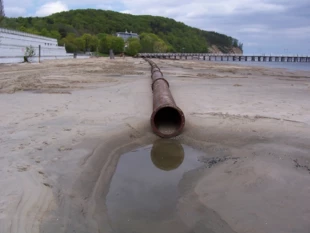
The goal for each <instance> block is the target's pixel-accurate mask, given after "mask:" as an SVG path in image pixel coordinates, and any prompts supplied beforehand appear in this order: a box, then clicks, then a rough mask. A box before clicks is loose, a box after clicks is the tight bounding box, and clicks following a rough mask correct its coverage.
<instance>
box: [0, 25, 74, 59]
mask: <svg viewBox="0 0 310 233" xmlns="http://www.w3.org/2000/svg"><path fill="white" fill-rule="evenodd" d="M29 46H32V47H33V48H34V50H35V54H36V55H35V57H33V59H32V60H33V61H38V60H39V46H41V60H46V59H63V58H70V57H73V55H72V54H67V52H66V49H65V47H64V46H58V42H57V39H53V38H49V37H44V36H38V35H33V34H29V33H25V32H20V31H15V30H8V29H4V28H0V63H18V62H23V60H24V55H25V51H26V48H27V47H29Z"/></svg>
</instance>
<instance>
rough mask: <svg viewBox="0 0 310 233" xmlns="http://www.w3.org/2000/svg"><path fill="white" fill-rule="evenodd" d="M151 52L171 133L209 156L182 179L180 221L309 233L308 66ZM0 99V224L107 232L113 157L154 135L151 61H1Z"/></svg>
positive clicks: (26, 231) (21, 230)
mask: <svg viewBox="0 0 310 233" xmlns="http://www.w3.org/2000/svg"><path fill="white" fill-rule="evenodd" d="M154 61H155V62H156V63H157V65H158V66H159V67H160V68H161V69H162V72H163V74H164V76H165V78H166V79H167V80H168V81H169V83H170V89H171V92H172V94H173V96H174V99H175V101H176V103H177V105H178V106H179V107H180V108H181V109H182V110H183V112H184V114H185V117H186V125H185V128H184V132H183V134H182V135H180V136H178V137H177V138H176V140H178V141H179V142H180V143H183V144H186V145H189V146H191V147H193V148H196V149H198V150H201V151H203V152H205V156H204V157H203V158H201V159H202V160H203V161H204V162H205V164H206V165H205V166H204V167H203V168H201V169H197V170H195V171H192V172H190V173H188V174H186V175H185V176H184V177H183V178H182V180H181V182H180V183H179V189H180V192H181V194H182V195H181V197H180V199H179V200H178V204H177V209H178V216H179V218H180V219H181V220H182V222H183V224H184V225H186V226H187V227H188V228H191V229H193V231H192V232H208V231H207V230H209V232H217V233H218V232H223V233H224V232H238V233H250V232H253V233H254V232H255V233H269V232H270V233H275V232H281V233H285V232H287V233H292V232H294V233H308V232H309V231H310V221H309V219H310V143H309V142H310V101H309V99H310V72H306V71H304V72H302V71H296V72H292V71H287V70H285V69H271V68H270V69H267V68H260V67H249V66H246V67H245V66H240V65H238V63H236V64H224V63H212V62H202V61H191V60H187V61H185V60H182V61H172V60H154ZM0 106H1V109H0V130H1V131H0V132H1V134H0V145H1V146H0V148H1V156H0V187H1V189H0V232H3V233H7V232H11V233H37V232H50V233H52V232H53V233H55V232H114V231H113V229H111V226H110V225H109V217H108V215H107V211H106V206H105V197H106V195H107V193H108V190H109V185H110V182H111V179H112V177H113V174H114V171H115V168H116V166H117V163H118V160H119V158H120V156H121V155H122V154H124V153H126V152H128V151H131V150H134V149H136V148H139V147H141V146H145V145H150V144H152V143H153V142H154V141H155V140H156V139H157V137H156V136H155V135H154V134H153V133H152V131H151V127H150V121H149V119H150V116H151V113H152V92H151V78H150V67H149V64H148V63H147V62H145V61H144V60H142V59H134V58H116V59H115V60H109V59H107V58H93V59H77V60H73V59H72V60H58V61H57V60H56V61H46V62H43V63H41V64H17V65H16V64H15V65H0ZM210 158H213V159H214V158H217V159H218V158H225V159H221V160H220V161H221V162H219V163H217V164H215V165H213V166H209V161H210ZM230 158H237V160H234V159H230ZM236 161H237V162H236ZM201 211H204V213H210V214H209V216H212V217H210V218H206V219H203V218H199V217H196V216H198V215H196V214H195V213H197V212H199V213H200V212H201ZM188 213H190V216H191V217H189V215H188ZM219 225H220V226H222V227H219Z"/></svg>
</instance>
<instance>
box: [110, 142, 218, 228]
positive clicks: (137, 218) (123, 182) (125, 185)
mask: <svg viewBox="0 0 310 233" xmlns="http://www.w3.org/2000/svg"><path fill="white" fill-rule="evenodd" d="M204 155H205V153H204V152H202V151H197V150H195V149H193V148H191V147H189V146H187V145H181V144H180V143H178V142H177V141H174V140H159V141H156V142H155V143H154V144H153V145H149V146H146V147H143V148H140V149H137V150H135V151H131V152H129V153H126V154H124V155H122V156H121V158H120V160H119V163H118V165H117V168H116V171H115V173H114V176H113V178H112V182H111V185H110V189H109V193H108V195H107V198H106V206H107V209H108V215H109V221H110V225H111V227H112V229H113V232H115V233H123V232H124V233H125V232H126V233H129V232H134V233H144V232H148V233H153V232H154V233H155V232H161V233H168V232H169V233H170V232H176V233H179V232H180V233H183V232H184V233H191V232H206V231H205V230H207V228H205V227H202V228H201V229H200V230H199V229H198V228H199V227H200V226H197V224H196V230H193V229H192V228H191V227H189V226H188V225H186V224H185V223H184V222H183V221H182V218H181V217H180V216H179V214H178V204H179V202H180V201H182V200H181V199H182V197H181V192H180V182H182V179H184V176H185V174H188V173H190V172H191V171H193V170H197V168H199V167H201V166H203V163H201V162H199V161H198V160H199V157H201V156H204ZM204 208H205V207H201V209H204ZM207 212H208V211H202V212H201V214H202V215H204V214H206V213H207ZM202 225H203V224H202ZM197 227H198V228H197ZM197 230H198V231H197ZM207 232H209V231H207ZM210 232H214V231H210ZM219 232H221V231H219Z"/></svg>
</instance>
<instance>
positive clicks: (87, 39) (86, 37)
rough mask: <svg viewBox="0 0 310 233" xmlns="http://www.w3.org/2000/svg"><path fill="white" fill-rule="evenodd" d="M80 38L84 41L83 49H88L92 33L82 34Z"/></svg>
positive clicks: (89, 48)
mask: <svg viewBox="0 0 310 233" xmlns="http://www.w3.org/2000/svg"><path fill="white" fill-rule="evenodd" d="M82 40H84V43H85V50H84V52H85V51H90V50H91V40H92V35H91V34H83V36H82Z"/></svg>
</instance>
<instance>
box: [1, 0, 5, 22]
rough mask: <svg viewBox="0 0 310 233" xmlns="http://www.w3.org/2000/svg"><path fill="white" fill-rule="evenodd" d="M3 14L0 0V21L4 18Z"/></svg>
mask: <svg viewBox="0 0 310 233" xmlns="http://www.w3.org/2000/svg"><path fill="white" fill-rule="evenodd" d="M4 17H5V14H4V7H3V2H2V0H0V23H1V21H2V20H3V19H4Z"/></svg>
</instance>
